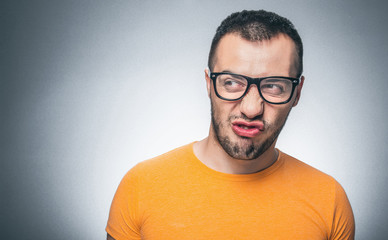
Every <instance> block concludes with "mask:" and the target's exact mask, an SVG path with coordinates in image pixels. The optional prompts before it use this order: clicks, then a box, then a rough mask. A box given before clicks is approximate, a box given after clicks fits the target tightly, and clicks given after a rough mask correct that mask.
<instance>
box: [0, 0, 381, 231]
mask: <svg viewBox="0 0 388 240" xmlns="http://www.w3.org/2000/svg"><path fill="white" fill-rule="evenodd" d="M383 2H384V1H350V0H349V1H309V0H305V1H281V0H279V1H269V0H268V1H258V0H255V1H244V0H242V1H219V2H217V1H214V2H213V1H193V0H185V1H1V16H0V18H1V34H0V41H1V48H0V50H1V66H0V73H1V82H0V84H1V85H0V91H1V92H0V98H1V112H0V114H1V126H0V127H1V128H0V130H1V171H2V174H1V207H2V209H1V223H0V224H1V232H2V234H1V235H2V236H1V238H2V239H5V238H7V239H8V238H9V239H104V238H105V231H104V228H105V224H106V220H107V216H108V212H109V207H110V203H111V200H112V198H113V195H114V192H115V190H116V187H117V185H118V183H119V181H120V180H121V178H122V177H123V175H124V174H125V173H126V171H127V170H128V169H130V168H131V167H132V166H133V165H134V164H136V163H137V162H139V161H142V160H144V159H147V158H150V157H153V156H156V155H158V154H161V153H163V152H166V151H168V150H170V149H172V148H175V147H178V146H180V145H183V144H186V143H189V142H192V141H194V140H200V139H202V138H203V137H205V136H206V135H207V132H208V127H209V122H210V110H209V109H210V108H209V100H208V98H207V95H206V90H205V80H204V73H203V70H204V68H205V67H206V62H207V54H208V50H209V47H210V42H211V39H212V37H213V34H214V32H215V29H216V27H217V26H218V25H219V23H220V22H221V20H222V19H224V18H225V17H226V16H227V15H229V14H230V13H232V12H235V11H239V10H242V9H266V10H270V11H275V12H277V13H279V14H281V15H283V16H285V17H287V18H289V19H290V20H291V21H293V22H294V24H295V25H296V27H297V28H298V29H299V31H300V34H301V36H302V39H303V41H304V44H305V72H304V75H305V76H306V81H305V85H304V89H303V93H302V98H301V101H300V104H299V105H298V106H297V107H296V108H295V109H294V110H293V112H292V114H291V116H290V118H289V120H288V123H287V124H286V127H285V129H284V131H283V132H282V134H281V136H280V139H279V144H278V147H279V148H280V149H281V150H283V151H285V152H287V153H289V154H291V155H293V156H295V157H297V158H299V159H301V160H303V161H305V162H306V163H308V164H310V165H312V166H314V167H317V168H319V169H320V170H322V171H324V172H326V173H328V174H330V175H332V176H334V177H335V178H336V179H337V180H338V181H339V182H340V183H341V184H342V185H343V187H344V188H345V190H346V191H347V194H348V197H349V199H350V201H351V204H352V206H353V210H354V214H355V217H356V224H357V230H356V234H357V238H358V239H384V238H386V236H387V235H388V228H387V223H388V194H387V192H386V189H387V186H386V185H387V183H388V181H387V180H388V174H386V172H387V168H388V163H387V157H388V150H387V142H388V141H387V140H388V139H387V138H388V137H387V136H388V130H387V126H386V124H387V121H386V120H387V106H388V97H387V94H386V92H387V90H388V81H387V75H388V74H387V67H388V30H387V29H388V28H387V26H386V25H387V23H388V17H387V16H388V14H387V12H388V7H387V4H385V3H383ZM384 236H385V237H384Z"/></svg>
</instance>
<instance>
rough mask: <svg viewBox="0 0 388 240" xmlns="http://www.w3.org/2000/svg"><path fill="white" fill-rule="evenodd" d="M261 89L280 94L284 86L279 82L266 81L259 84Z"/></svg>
mask: <svg viewBox="0 0 388 240" xmlns="http://www.w3.org/2000/svg"><path fill="white" fill-rule="evenodd" d="M261 90H262V91H263V92H265V93H271V94H276V95H277V94H282V93H283V92H284V87H283V86H282V85H281V84H273V83H268V84H265V85H262V86H261Z"/></svg>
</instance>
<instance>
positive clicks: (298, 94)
mask: <svg viewBox="0 0 388 240" xmlns="http://www.w3.org/2000/svg"><path fill="white" fill-rule="evenodd" d="M303 83H304V76H302V77H301V78H300V83H299V85H298V86H297V87H296V97H295V101H294V103H293V104H292V106H293V107H295V106H296V105H298V102H299V99H300V95H301V93H302V88H303Z"/></svg>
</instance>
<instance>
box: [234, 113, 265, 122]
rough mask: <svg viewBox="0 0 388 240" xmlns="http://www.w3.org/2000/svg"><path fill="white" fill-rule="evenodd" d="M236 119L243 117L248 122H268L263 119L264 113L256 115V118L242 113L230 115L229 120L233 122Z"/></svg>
mask: <svg viewBox="0 0 388 240" xmlns="http://www.w3.org/2000/svg"><path fill="white" fill-rule="evenodd" d="M236 119H243V120H245V121H247V122H254V121H260V122H263V123H264V124H266V123H267V122H266V121H265V120H264V119H263V116H262V115H259V116H256V117H254V118H249V117H247V116H245V115H244V114H241V115H232V116H229V117H228V121H229V122H232V121H233V120H236Z"/></svg>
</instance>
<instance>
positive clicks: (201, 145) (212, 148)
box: [194, 134, 278, 174]
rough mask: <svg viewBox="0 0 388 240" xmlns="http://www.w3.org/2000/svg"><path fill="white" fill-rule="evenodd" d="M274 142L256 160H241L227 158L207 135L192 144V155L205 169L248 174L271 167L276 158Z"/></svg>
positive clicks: (219, 146)
mask: <svg viewBox="0 0 388 240" xmlns="http://www.w3.org/2000/svg"><path fill="white" fill-rule="evenodd" d="M275 144H276V141H274V143H273V144H272V145H271V146H270V147H269V148H268V149H267V150H266V151H265V152H264V153H263V154H262V155H260V156H259V157H258V158H255V159H251V160H241V159H236V158H233V157H231V156H229V155H228V154H227V153H226V152H225V151H224V149H223V148H222V146H221V145H220V144H219V142H218V141H217V140H216V139H215V138H214V137H212V136H211V134H210V135H209V137H207V138H205V139H203V140H202V141H199V142H197V143H195V144H194V154H195V155H196V156H197V158H198V159H199V160H200V161H201V162H202V163H203V164H205V165H206V166H207V167H209V168H211V169H213V170H215V171H218V172H223V173H229V174H250V173H255V172H259V171H262V170H264V169H266V168H268V167H269V166H271V165H272V164H273V163H274V162H275V161H276V159H277V157H278V151H277V150H276V149H275Z"/></svg>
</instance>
